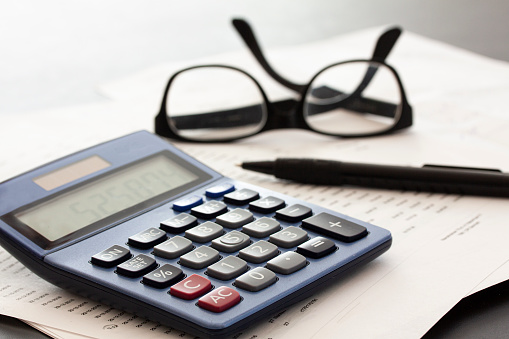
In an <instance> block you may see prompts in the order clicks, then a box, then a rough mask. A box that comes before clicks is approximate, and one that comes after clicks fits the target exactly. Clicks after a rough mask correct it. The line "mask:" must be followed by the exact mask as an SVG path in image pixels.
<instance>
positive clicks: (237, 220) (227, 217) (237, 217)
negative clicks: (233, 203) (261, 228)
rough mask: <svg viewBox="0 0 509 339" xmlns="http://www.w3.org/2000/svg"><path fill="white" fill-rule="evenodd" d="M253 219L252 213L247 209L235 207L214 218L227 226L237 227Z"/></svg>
mask: <svg viewBox="0 0 509 339" xmlns="http://www.w3.org/2000/svg"><path fill="white" fill-rule="evenodd" d="M252 220H254V217H253V213H251V212H249V211H248V210H244V209H241V208H236V209H234V210H232V211H230V212H228V213H225V214H223V215H220V216H218V217H217V218H216V223H218V224H219V225H221V226H224V227H227V228H239V227H240V226H243V225H245V224H247V223H248V222H251V221H252Z"/></svg>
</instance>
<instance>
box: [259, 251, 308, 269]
mask: <svg viewBox="0 0 509 339" xmlns="http://www.w3.org/2000/svg"><path fill="white" fill-rule="evenodd" d="M306 262H307V260H306V257H305V256H303V255H301V254H299V253H296V252H286V253H283V254H281V255H278V256H277V257H275V258H274V259H271V260H269V262H267V268H268V269H269V270H271V271H274V272H276V273H280V274H291V273H293V272H297V271H298V270H300V269H301V268H303V267H305V266H306Z"/></svg>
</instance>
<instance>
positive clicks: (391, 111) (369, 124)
mask: <svg viewBox="0 0 509 339" xmlns="http://www.w3.org/2000/svg"><path fill="white" fill-rule="evenodd" d="M233 25H234V27H235V28H236V29H237V31H238V33H239V34H240V35H241V37H242V38H243V40H244V42H245V43H246V44H247V46H248V47H249V49H250V50H251V52H252V53H253V55H254V56H255V58H256V59H257V60H258V62H259V63H260V65H261V66H262V67H263V69H264V70H265V71H266V72H267V73H268V74H269V75H270V76H271V77H272V78H273V79H275V80H276V81H277V82H279V83H280V84H282V85H283V86H285V87H287V88H289V89H291V90H293V91H295V92H297V93H298V94H300V100H295V99H287V100H281V101H277V102H269V100H268V99H267V96H266V94H265V92H264V91H263V89H262V87H261V86H260V85H259V83H258V82H257V81H256V80H255V79H254V78H253V77H252V76H251V75H249V74H248V73H246V72H244V71H243V70H240V69H238V68H235V67H231V66H225V65H203V66H195V67H190V68H186V69H183V70H181V71H179V72H177V73H175V74H174V75H173V76H172V77H171V78H170V80H169V81H168V84H167V85H166V89H165V92H164V95H163V100H162V103H161V109H160V112H159V113H158V115H157V116H156V118H155V131H156V133H157V134H159V135H161V136H164V137H168V138H173V139H177V140H183V141H194V142H225V141H232V140H236V139H240V138H245V137H249V136H252V135H254V134H257V133H260V132H264V131H268V130H273V129H280V128H300V129H305V130H311V131H315V132H318V133H322V134H326V135H331V136H338V137H368V136H375V135H382V134H388V133H392V132H394V131H397V130H401V129H404V128H407V127H410V126H411V125H412V108H411V106H410V104H409V103H408V101H407V99H406V95H405V91H404V89H403V85H402V83H401V80H400V78H399V76H398V74H397V73H396V71H395V70H394V68H393V67H391V66H389V65H388V64H386V63H385V59H386V57H387V55H388V54H389V52H390V51H391V49H392V47H393V46H394V44H395V43H396V41H397V39H398V37H399V35H400V34H401V29H399V28H392V29H389V30H388V31H386V32H385V33H383V34H382V35H381V36H380V37H379V38H378V41H377V44H376V47H375V50H374V52H373V55H372V57H371V59H369V60H351V61H345V62H339V63H335V64H332V65H330V66H328V67H325V68H324V69H322V70H321V71H319V72H318V73H317V74H316V75H315V76H314V77H313V78H312V79H311V81H310V82H309V83H308V84H306V85H301V84H296V83H293V82H291V81H289V80H287V79H285V78H284V77H282V76H281V75H280V74H278V73H277V72H276V71H275V70H274V69H273V68H272V67H271V66H270V65H269V63H268V62H267V60H266V59H265V57H264V55H263V53H262V50H261V48H260V46H259V44H258V42H257V41H256V38H255V36H254V33H253V31H252V30H251V27H250V26H249V24H248V23H247V22H246V21H244V20H240V19H234V20H233Z"/></svg>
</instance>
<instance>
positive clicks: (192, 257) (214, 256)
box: [180, 246, 219, 270]
mask: <svg viewBox="0 0 509 339" xmlns="http://www.w3.org/2000/svg"><path fill="white" fill-rule="evenodd" d="M218 260H219V252H218V251H216V250H215V249H213V248H210V247H208V246H201V247H198V248H196V249H194V250H193V251H191V252H189V253H187V254H184V255H183V256H181V257H180V264H181V265H183V266H186V267H189V268H194V269H195V270H199V269H201V268H204V267H207V266H209V265H212V264H213V263H215V262H216V261H218Z"/></svg>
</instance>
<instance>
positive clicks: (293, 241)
mask: <svg viewBox="0 0 509 339" xmlns="http://www.w3.org/2000/svg"><path fill="white" fill-rule="evenodd" d="M307 239H308V233H307V232H306V231H304V230H303V229H302V228H298V227H295V226H290V227H287V228H285V229H283V230H281V231H279V232H277V233H274V234H272V235H271V236H270V238H269V241H270V242H271V243H273V244H275V245H277V246H280V247H284V248H290V247H295V246H297V245H300V244H302V243H303V242H304V241H306V240H307Z"/></svg>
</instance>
